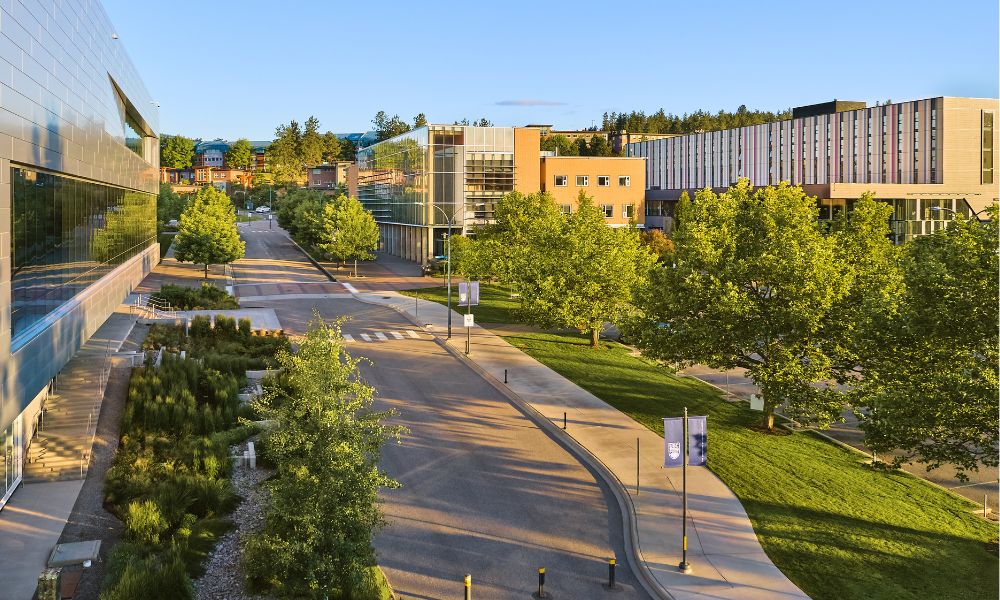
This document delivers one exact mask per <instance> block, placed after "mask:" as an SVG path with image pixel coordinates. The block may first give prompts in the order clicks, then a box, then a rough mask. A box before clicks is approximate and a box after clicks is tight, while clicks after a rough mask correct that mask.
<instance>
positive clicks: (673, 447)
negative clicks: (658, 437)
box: [663, 417, 708, 467]
mask: <svg viewBox="0 0 1000 600" xmlns="http://www.w3.org/2000/svg"><path fill="white" fill-rule="evenodd" d="M707 433H708V417H688V439H687V440H685V439H684V418H683V417H669V418H666V419H663V444H664V453H663V454H664V456H663V466H664V467H680V466H682V465H683V464H684V457H683V455H682V453H681V450H682V448H683V447H682V446H681V444H684V443H687V445H688V446H687V451H688V464H689V465H691V466H694V467H700V466H704V465H705V463H706V461H707V460H708V454H707V447H708V445H707Z"/></svg>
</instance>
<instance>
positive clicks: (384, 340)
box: [375, 331, 389, 342]
mask: <svg viewBox="0 0 1000 600" xmlns="http://www.w3.org/2000/svg"><path fill="white" fill-rule="evenodd" d="M375 337H377V338H378V339H380V340H382V341H383V342H386V341H388V340H389V338H387V337H385V334H384V333H382V332H381V331H378V332H376V333H375Z"/></svg>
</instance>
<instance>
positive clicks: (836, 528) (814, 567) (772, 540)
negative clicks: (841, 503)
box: [743, 499, 1000, 600]
mask: <svg viewBox="0 0 1000 600" xmlns="http://www.w3.org/2000/svg"><path fill="white" fill-rule="evenodd" d="M743 505H744V507H745V508H746V509H747V513H748V514H750V515H757V518H754V519H753V520H754V529H755V530H756V531H757V535H758V537H759V538H761V539H762V542H763V546H764V550H765V552H767V554H768V556H769V557H770V558H771V559H772V560H773V561H774V562H775V564H777V565H779V566H780V567H781V569H782V571H784V573H785V574H786V575H787V576H788V577H789V578H790V579H792V581H794V582H795V583H796V584H797V585H799V586H800V587H802V589H803V591H805V592H806V593H807V594H809V595H810V596H811V597H812V598H813V599H814V600H824V599H831V600H832V599H834V598H837V599H839V598H894V599H895V598H900V599H903V598H913V599H917V598H936V599H938V598H940V599H945V598H954V599H955V600H959V599H961V600H971V599H978V598H982V599H984V600H985V599H987V598H996V597H997V595H998V593H1000V588H998V584H997V581H998V580H997V577H998V564H997V561H996V559H995V557H994V556H993V555H991V554H990V553H989V551H988V549H987V547H986V545H985V544H984V543H983V541H982V540H979V539H976V538H974V537H971V536H961V535H955V534H949V533H945V532H942V531H930V530H926V529H919V528H916V527H905V526H901V525H894V524H891V523H884V522H876V521H872V520H866V519H859V518H855V517H851V516H848V515H844V514H838V513H834V512H830V511H824V510H818V509H808V508H803V507H801V506H795V507H791V506H783V505H780V504H776V503H768V502H760V501H755V500H752V499H744V500H743ZM761 515H766V516H763V517H762V516H761ZM752 518H753V517H752Z"/></svg>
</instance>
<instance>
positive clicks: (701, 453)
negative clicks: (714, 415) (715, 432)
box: [688, 417, 708, 467]
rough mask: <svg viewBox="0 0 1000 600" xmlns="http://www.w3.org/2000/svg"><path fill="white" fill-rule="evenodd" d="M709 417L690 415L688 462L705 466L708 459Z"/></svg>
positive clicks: (695, 465) (693, 465)
mask: <svg viewBox="0 0 1000 600" xmlns="http://www.w3.org/2000/svg"><path fill="white" fill-rule="evenodd" d="M707 434H708V417H688V464H689V465H691V466H692V467H703V466H705V462H706V461H707V460H708V455H707V453H706V451H707V448H708V446H707V441H708V438H707Z"/></svg>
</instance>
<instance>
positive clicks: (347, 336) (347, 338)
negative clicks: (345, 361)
mask: <svg viewBox="0 0 1000 600" xmlns="http://www.w3.org/2000/svg"><path fill="white" fill-rule="evenodd" d="M340 337H342V338H344V341H345V342H353V341H354V336H353V335H351V334H349V333H342V334H340Z"/></svg>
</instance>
